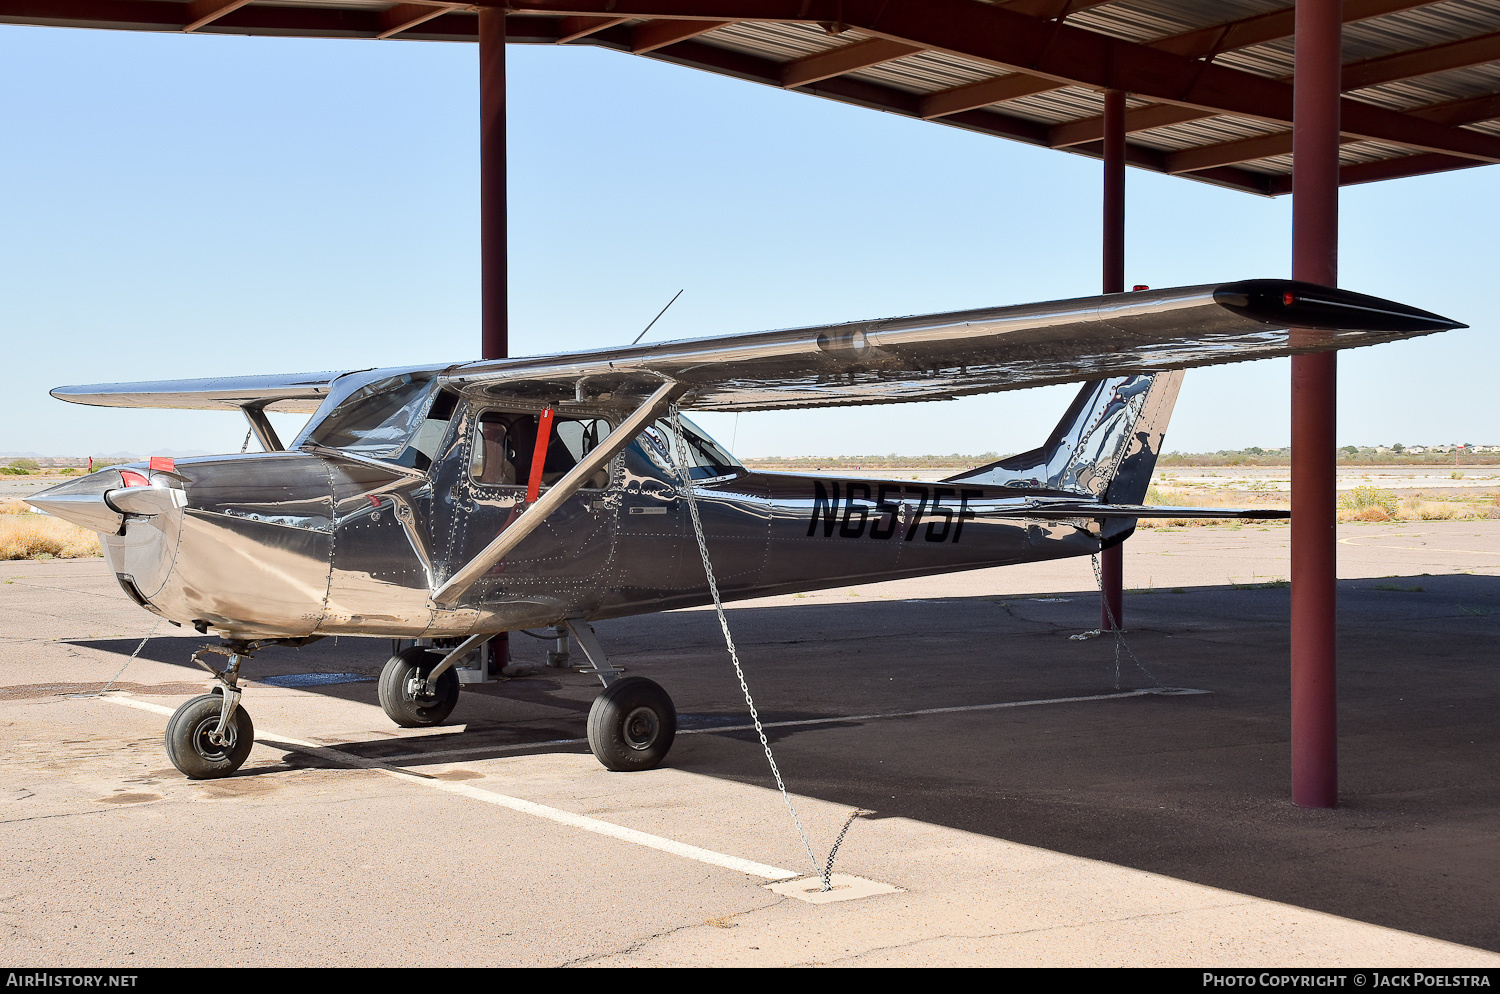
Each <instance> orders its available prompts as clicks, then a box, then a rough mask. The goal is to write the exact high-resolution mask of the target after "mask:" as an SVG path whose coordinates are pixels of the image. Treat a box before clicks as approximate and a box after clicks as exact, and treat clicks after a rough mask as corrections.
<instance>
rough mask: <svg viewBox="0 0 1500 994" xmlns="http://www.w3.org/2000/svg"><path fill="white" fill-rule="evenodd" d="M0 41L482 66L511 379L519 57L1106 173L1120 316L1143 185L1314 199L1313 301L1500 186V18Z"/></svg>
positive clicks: (1322, 581) (620, 13) (865, 18)
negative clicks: (537, 50)
mask: <svg viewBox="0 0 1500 994" xmlns="http://www.w3.org/2000/svg"><path fill="white" fill-rule="evenodd" d="M0 22H9V23H24V24H38V25H55V26H68V27H85V28H107V29H127V30H150V31H168V32H183V33H200V32H201V33H233V34H261V35H281V36H288V35H290V36H309V37H343V38H350V39H369V40H387V39H407V40H420V41H448V42H471V43H472V42H477V43H478V46H479V57H480V86H481V97H480V118H481V119H480V122H479V124H480V129H481V157H482V162H481V184H482V191H481V214H482V217H481V228H482V244H483V247H482V253H483V259H482V266H481V271H482V293H483V319H482V324H483V328H482V338H483V341H482V356H483V358H486V359H498V358H504V357H505V356H506V355H507V354H508V346H507V325H506V310H507V284H506V271H507V260H506V202H505V171H506V164H505V160H506V150H505V100H506V93H505V49H506V45H507V44H534V45H593V46H599V47H604V48H609V49H613V50H616V51H619V52H622V53H629V54H634V55H639V56H642V57H646V58H653V59H658V60H663V61H667V62H672V63H676V64H679V65H683V66H687V67H691V68H696V69H700V70H705V71H710V72H716V73H720V74H724V75H729V76H734V77H737V78H740V79H743V80H747V81H750V82H758V83H762V84H766V85H771V86H777V87H782V88H786V89H791V90H796V91H798V92H802V93H807V94H809V95H812V96H819V97H823V98H825V99H832V100H838V101H842V102H845V103H852V104H856V105H859V106H863V107H868V108H872V109H877V110H882V111H886V112H889V113H896V114H902V115H906V116H910V117H915V118H921V119H923V120H927V121H931V122H933V123H936V124H945V125H949V126H952V127H960V128H965V129H968V130H972V131H977V132H980V133H983V134H988V135H994V136H996V137H1000V138H1008V139H1011V140H1015V141H1023V142H1027V143H1030V144H1034V145H1041V146H1045V147H1049V148H1054V149H1057V150H1059V151H1065V152H1071V153H1074V154H1081V155H1087V156H1092V157H1097V158H1101V159H1103V161H1104V189H1103V197H1102V199H1103V231H1102V290H1103V291H1104V292H1106V293H1115V292H1122V291H1124V290H1125V287H1124V230H1125V228H1124V225H1125V217H1124V183H1125V167H1126V166H1127V165H1131V166H1135V167H1137V168H1142V169H1150V170H1154V171H1157V172H1164V173H1168V174H1171V175H1177V176H1182V177H1184V178H1187V179H1194V180H1197V181H1200V182H1207V183H1213V184H1217V185H1220V186H1226V187H1229V188H1232V189H1236V190H1242V191H1245V192H1247V193H1255V194H1260V195H1263V196H1278V195H1281V194H1287V193H1291V194H1294V197H1293V246H1292V250H1293V251H1292V256H1293V260H1292V273H1291V275H1292V277H1293V278H1294V279H1298V280H1305V281H1308V282H1312V283H1320V284H1325V285H1335V284H1336V282H1337V248H1338V244H1337V243H1338V238H1337V230H1338V227H1337V220H1338V190H1339V188H1340V186H1342V185H1346V184H1352V183H1363V182H1371V181H1377V180H1386V179H1393V178H1399V177H1404V176H1412V175H1418V174H1422V173H1430V172H1435V171H1442V170H1451V169H1462V168H1468V167H1471V166H1478V165H1486V164H1489V163H1493V162H1500V0H1436V2H1433V0H1342V2H1341V0H1296V2H1295V3H1293V2H1288V0H1217V2H1215V3H1211V4H1209V3H1201V2H1196V0H537V2H526V0H513V2H510V3H507V4H490V3H452V2H438V0H422V2H406V3H389V2H383V0H192V2H181V0H0ZM1292 378H1293V383H1292V436H1293V437H1292V462H1293V466H1292V509H1293V525H1292V577H1291V579H1292V752H1293V770H1292V793H1293V800H1294V801H1295V802H1296V803H1298V804H1300V805H1304V806H1313V807H1325V806H1331V805H1333V804H1335V803H1336V801H1337V751H1336V706H1335V668H1336V667H1335V663H1336V652H1337V646H1336V598H1335V584H1334V581H1335V544H1334V541H1335V539H1334V507H1335V497H1334V466H1335V456H1334V449H1335V442H1334V434H1333V433H1334V425H1335V422H1334V400H1335V396H1336V384H1337V374H1336V359H1335V357H1334V354H1333V353H1324V354H1317V355H1303V356H1297V357H1295V358H1294V359H1293V371H1292ZM1113 552H1114V555H1113V556H1112V557H1111V558H1109V559H1108V560H1107V561H1106V597H1107V598H1108V599H1110V600H1111V601H1112V603H1113V613H1114V617H1116V618H1118V617H1119V616H1120V615H1119V588H1120V558H1119V550H1118V549H1116V550H1113ZM1108 616H1109V612H1108V609H1106V617H1108Z"/></svg>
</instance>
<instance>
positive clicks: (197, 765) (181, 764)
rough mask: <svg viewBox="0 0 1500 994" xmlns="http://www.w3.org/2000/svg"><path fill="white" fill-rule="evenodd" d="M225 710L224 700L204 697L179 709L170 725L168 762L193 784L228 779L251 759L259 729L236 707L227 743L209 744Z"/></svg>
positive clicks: (226, 730)
mask: <svg viewBox="0 0 1500 994" xmlns="http://www.w3.org/2000/svg"><path fill="white" fill-rule="evenodd" d="M223 710H224V698H223V697H221V696H219V695H218V694H203V695H202V696H200V697H194V698H193V699H192V700H190V701H188V702H187V703H186V704H184V705H183V706H182V707H180V708H178V709H177V710H176V711H175V712H174V713H173V714H172V719H171V720H170V721H168V722H167V734H166V741H167V758H168V759H170V760H171V761H172V765H173V766H175V767H177V769H178V770H180V771H182V773H183V775H184V776H186V777H187V778H188V779H189V780H213V779H216V778H218V777H227V776H229V775H230V774H231V773H233V772H234V771H235V770H237V769H239V768H240V767H241V766H242V765H244V762H245V760H246V759H247V758H249V756H250V748H251V746H253V745H255V725H254V724H253V723H252V722H251V721H250V716H249V715H248V714H246V713H245V709H244V708H242V707H236V708H235V709H234V714H232V715H230V716H229V727H228V728H226V729H225V730H224V739H225V743H224V744H223V745H215V744H214V743H213V742H211V741H210V740H209V738H208V736H209V733H210V732H212V731H213V730H214V729H216V728H218V727H219V715H220V714H221V713H223Z"/></svg>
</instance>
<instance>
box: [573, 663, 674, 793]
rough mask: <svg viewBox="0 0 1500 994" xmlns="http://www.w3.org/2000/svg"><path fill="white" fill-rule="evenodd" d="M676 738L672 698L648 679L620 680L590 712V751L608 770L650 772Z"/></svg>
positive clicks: (665, 754)
mask: <svg viewBox="0 0 1500 994" xmlns="http://www.w3.org/2000/svg"><path fill="white" fill-rule="evenodd" d="M676 736H677V709H676V708H674V707H673V706H672V698H671V697H668V696H667V692H666V691H665V690H662V689H661V687H660V686H658V685H657V684H656V683H654V682H652V681H651V680H647V679H646V678H645V677H639V676H630V677H625V678H624V679H622V680H616V681H615V682H614V683H612V684H610V685H609V686H608V687H606V688H605V690H604V693H602V694H600V695H599V696H598V697H596V698H594V705H593V707H591V708H589V749H591V750H592V751H593V753H594V757H595V758H596V759H598V760H599V762H601V763H603V764H604V768H605V769H608V770H615V771H617V772H628V771H631V770H649V769H651V768H652V767H654V766H656V765H657V764H659V763H660V762H661V761H662V760H663V759H665V758H666V756H667V751H668V750H669V749H671V748H672V740H673V739H674V738H676Z"/></svg>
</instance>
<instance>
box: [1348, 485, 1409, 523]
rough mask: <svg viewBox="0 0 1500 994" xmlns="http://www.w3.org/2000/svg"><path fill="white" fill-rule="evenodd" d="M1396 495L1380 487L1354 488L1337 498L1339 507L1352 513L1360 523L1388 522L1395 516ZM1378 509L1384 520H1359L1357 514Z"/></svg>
mask: <svg viewBox="0 0 1500 994" xmlns="http://www.w3.org/2000/svg"><path fill="white" fill-rule="evenodd" d="M1398 503H1399V502H1398V501H1397V498H1396V495H1395V494H1393V493H1391V492H1390V491H1389V490H1383V489H1381V488H1380V487H1355V488H1354V489H1353V490H1351V491H1349V492H1348V493H1346V494H1344V496H1342V497H1340V498H1339V507H1340V509H1342V510H1345V511H1354V512H1356V513H1355V517H1356V518H1358V520H1361V521H1369V520H1377V521H1390V520H1391V519H1392V518H1394V517H1395V516H1396V512H1397V510H1398V508H1397V504H1398ZM1372 507H1373V508H1379V509H1380V510H1382V511H1384V512H1385V517H1384V518H1376V519H1370V518H1360V517H1359V515H1358V512H1361V511H1364V510H1366V509H1367V508H1372Z"/></svg>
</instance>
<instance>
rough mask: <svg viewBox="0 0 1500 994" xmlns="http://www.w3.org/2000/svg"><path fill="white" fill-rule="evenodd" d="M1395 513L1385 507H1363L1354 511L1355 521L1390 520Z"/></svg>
mask: <svg viewBox="0 0 1500 994" xmlns="http://www.w3.org/2000/svg"><path fill="white" fill-rule="evenodd" d="M1392 517H1393V515H1391V514H1390V513H1389V512H1387V511H1386V509H1385V508H1383V507H1378V506H1371V507H1362V508H1360V509H1359V510H1358V511H1355V512H1354V520H1355V521H1390V520H1391V518H1392Z"/></svg>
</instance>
